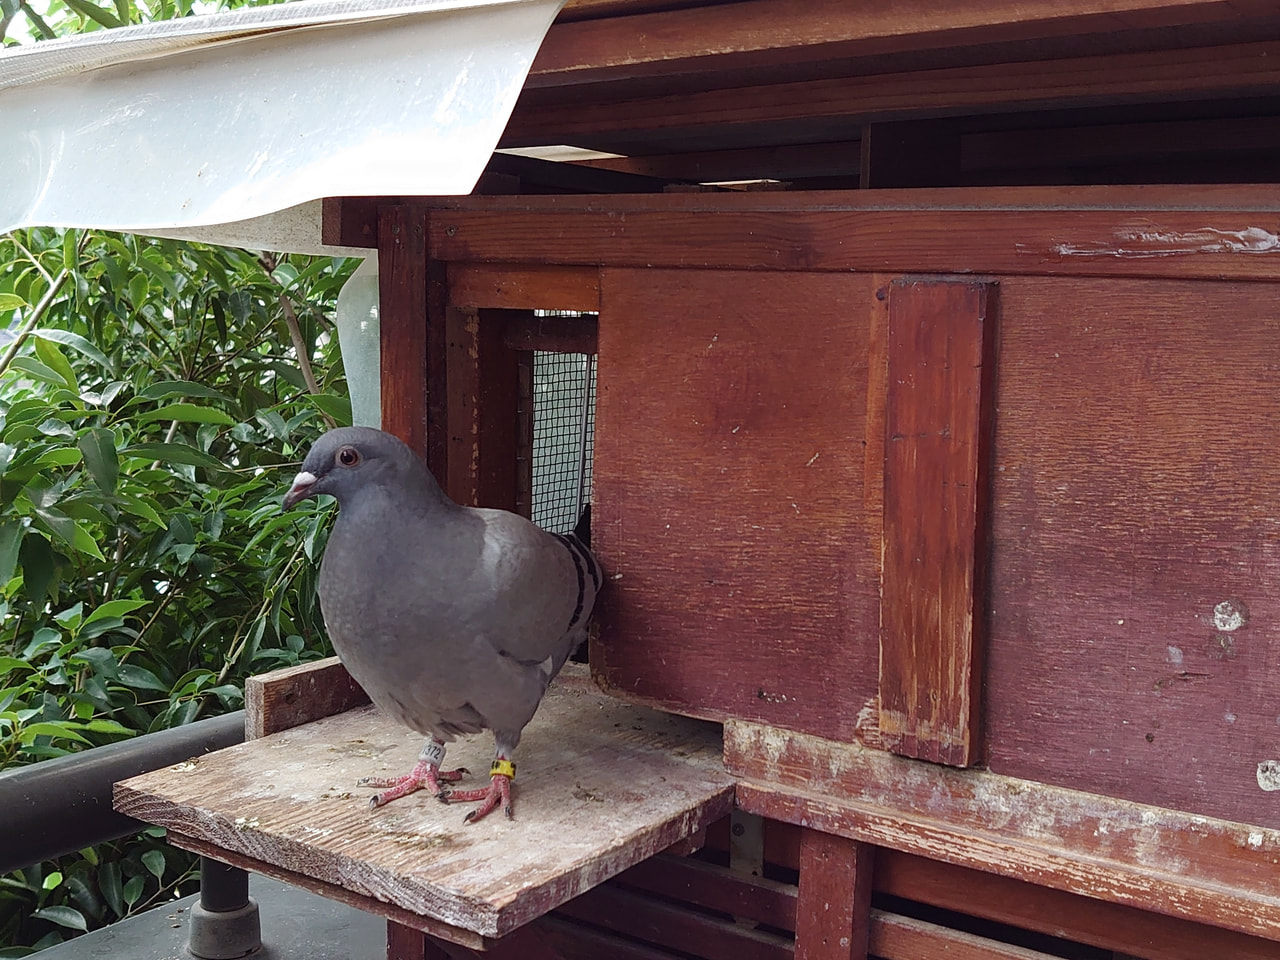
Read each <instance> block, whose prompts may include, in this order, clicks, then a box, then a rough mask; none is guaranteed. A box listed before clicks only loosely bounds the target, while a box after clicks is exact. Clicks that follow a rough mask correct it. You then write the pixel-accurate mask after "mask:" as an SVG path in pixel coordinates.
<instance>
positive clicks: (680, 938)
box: [557, 884, 792, 960]
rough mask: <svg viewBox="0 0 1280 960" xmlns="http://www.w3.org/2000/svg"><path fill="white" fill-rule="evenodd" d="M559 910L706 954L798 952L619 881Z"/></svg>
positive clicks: (740, 957) (741, 957)
mask: <svg viewBox="0 0 1280 960" xmlns="http://www.w3.org/2000/svg"><path fill="white" fill-rule="evenodd" d="M557 915H558V916H561V917H572V918H574V919H576V920H582V921H585V922H588V923H591V924H592V925H593V926H599V927H603V928H604V929H606V930H611V931H613V932H615V933H620V934H623V935H625V936H628V937H632V938H635V939H638V940H641V941H644V942H647V943H651V944H654V945H656V946H660V947H666V948H669V949H674V950H679V951H681V952H682V953H685V954H692V955H694V956H696V957H699V958H702V960H791V956H792V947H791V942H790V940H789V938H786V937H782V936H779V935H778V934H775V933H768V932H765V931H761V930H756V929H754V928H753V927H750V926H744V925H739V924H736V923H734V922H733V921H732V920H728V919H722V918H719V917H713V916H709V915H707V914H705V913H701V912H698V911H693V910H689V909H687V908H685V907H682V906H680V905H678V904H675V903H671V902H669V901H664V900H657V899H653V898H649V897H642V896H639V895H637V894H635V893H631V892H628V891H626V890H622V889H619V888H618V887H616V886H614V885H613V884H606V885H604V886H599V887H596V888H594V889H592V890H588V891H587V892H585V893H584V894H582V895H581V896H579V897H577V898H575V899H574V900H571V901H570V902H568V903H566V904H565V905H564V906H562V907H561V908H560V909H559V910H558V911H557Z"/></svg>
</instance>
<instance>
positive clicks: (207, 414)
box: [134, 403, 235, 427]
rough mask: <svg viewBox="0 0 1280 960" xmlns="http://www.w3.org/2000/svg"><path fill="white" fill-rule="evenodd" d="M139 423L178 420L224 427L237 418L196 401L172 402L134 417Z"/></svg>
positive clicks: (231, 423)
mask: <svg viewBox="0 0 1280 960" xmlns="http://www.w3.org/2000/svg"><path fill="white" fill-rule="evenodd" d="M134 419H135V420H136V422H138V423H150V422H151V421H153V420H177V421H179V422H181V423H214V424H217V425H218V426H222V427H231V426H234V425H235V420H233V419H232V418H231V417H229V416H228V415H227V414H226V413H224V412H223V411H221V410H218V409H216V408H214V407H201V406H197V405H196V404H194V403H171V404H168V405H167V406H163V407H157V408H156V409H155V410H148V411H147V412H146V413H143V414H140V415H138V416H137V417H135V418H134Z"/></svg>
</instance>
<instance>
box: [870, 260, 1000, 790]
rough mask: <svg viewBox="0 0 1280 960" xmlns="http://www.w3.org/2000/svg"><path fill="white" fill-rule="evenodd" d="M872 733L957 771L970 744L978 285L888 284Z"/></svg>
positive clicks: (980, 526) (974, 672) (983, 311)
mask: <svg viewBox="0 0 1280 960" xmlns="http://www.w3.org/2000/svg"><path fill="white" fill-rule="evenodd" d="M888 297H889V337H888V395H887V397H886V398H885V459H884V561H883V567H882V586H881V606H880V735H881V741H882V743H883V744H884V745H885V746H886V747H887V748H888V749H890V750H893V751H894V752H895V753H900V754H903V755H904V756H910V757H919V758H921V759H923V760H933V761H935V762H940V763H949V764H953V765H955V766H968V765H969V764H970V763H972V762H973V760H974V758H975V756H976V754H977V750H978V746H979V741H980V736H981V734H980V728H979V723H980V704H981V687H982V645H983V636H982V634H983V632H984V618H983V610H984V607H985V602H984V601H985V593H984V588H985V570H986V566H987V558H986V550H985V548H986V520H987V512H988V511H987V499H988V496H987V486H988V477H987V473H988V469H987V458H988V456H989V454H990V442H989V438H990V433H991V419H992V399H991V391H992V390H993V389H994V383H993V375H994V371H993V368H994V366H995V364H994V359H995V358H994V343H995V341H994V333H993V329H994V321H995V318H994V316H992V315H991V313H990V311H991V308H992V307H994V302H995V297H994V291H993V288H992V285H991V284H986V283H981V282H976V281H947V280H923V279H922V280H901V281H897V282H895V283H893V284H891V285H890V286H889V292H888Z"/></svg>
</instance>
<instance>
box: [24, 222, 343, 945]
mask: <svg viewBox="0 0 1280 960" xmlns="http://www.w3.org/2000/svg"><path fill="white" fill-rule="evenodd" d="M352 266H354V264H352V263H348V262H346V261H342V260H333V259H330V258H308V257H289V258H283V259H280V260H279V261H277V260H275V259H273V258H271V257H269V256H266V255H262V256H258V255H255V254H252V253H248V252H245V251H237V250H226V249H218V248H210V247H202V246H198V245H190V244H179V243H176V242H172V241H165V240H149V239H145V238H141V237H133V236H120V235H114V234H106V233H87V232H78V231H53V230H41V229H33V230H28V231H19V232H17V233H15V234H13V235H11V236H9V237H5V238H0V326H3V325H5V324H7V325H8V327H9V332H10V334H12V335H13V336H14V337H16V339H14V340H13V341H12V342H11V343H10V344H9V345H8V347H7V349H6V352H5V354H4V356H3V357H0V767H4V766H13V765H16V764H23V763H29V762H33V761H38V760H40V759H43V758H45V757H51V756H59V755H62V754H65V753H67V752H71V751H75V750H79V749H83V748H86V747H89V746H93V745H97V744H102V743H106V742H110V741H113V740H118V739H121V738H123V737H128V736H133V735H135V734H138V733H143V732H147V731H151V730H156V729H160V728H164V727H170V726H174V725H178V724H184V723H189V722H191V721H192V720H194V719H196V718H198V717H200V716H202V715H208V714H211V713H214V712H222V711H224V710H228V709H235V708H237V707H239V706H240V705H241V702H242V693H241V691H242V682H243V679H244V677H245V676H247V675H249V674H251V673H257V672H262V671H264V670H269V669H274V668H275V667H278V666H284V665H289V664H294V663H298V662H301V661H303V660H307V659H312V658H316V657H319V656H322V655H324V654H325V653H326V652H327V641H326V640H325V638H324V634H323V626H322V622H321V617H320V612H319V608H318V605H317V602H316V595H315V578H316V566H315V561H316V559H317V558H318V556H319V555H320V553H321V551H322V550H323V543H324V537H325V534H326V529H327V528H326V526H325V520H326V517H327V513H326V512H325V511H322V510H317V509H315V508H314V507H308V508H306V509H305V510H294V511H290V512H288V513H283V512H282V511H281V509H280V496H281V494H282V492H283V488H284V484H285V483H286V482H287V480H288V478H289V477H290V476H291V475H292V472H293V470H295V469H296V464H297V461H298V459H299V452H300V451H301V450H305V448H306V447H307V446H309V444H310V442H311V441H312V440H313V439H314V438H315V436H316V435H317V434H318V433H319V432H320V431H322V430H323V429H325V428H326V426H327V424H328V421H327V419H326V418H327V417H332V416H333V415H335V414H336V415H338V417H339V418H341V417H342V416H343V415H344V414H345V416H346V417H347V418H349V406H348V405H347V403H346V400H345V385H344V384H343V383H342V382H341V379H340V377H341V374H340V371H341V364H340V361H339V358H338V355H337V343H336V336H333V335H332V330H331V327H330V324H329V322H328V321H327V320H326V319H325V318H326V314H327V313H328V312H331V310H332V305H333V302H334V300H335V299H336V296H337V292H338V290H339V288H340V287H341V284H342V283H343V282H344V281H345V279H346V277H347V276H348V275H349V273H350V269H351V267H352ZM289 324H294V325H295V326H296V330H295V331H293V333H295V334H296V336H297V338H299V342H301V343H303V344H305V345H306V348H307V352H308V359H309V360H310V361H311V362H312V363H314V365H315V370H316V377H317V379H318V380H319V384H320V390H321V393H320V394H319V395H313V394H311V393H309V392H308V390H307V387H306V384H305V380H304V377H303V375H302V372H301V370H300V368H299V358H298V357H297V356H296V354H295V351H294V348H293V342H294V337H293V336H291V331H290V330H289ZM0 346H3V343H2V342H0ZM189 861H190V858H188V857H187V856H186V855H185V854H181V853H180V852H178V851H174V850H170V849H168V848H166V847H163V846H162V845H161V844H160V843H159V841H158V840H157V839H156V838H155V836H154V835H151V834H148V835H144V836H143V837H142V838H140V839H138V840H135V841H122V842H121V843H119V844H114V845H109V846H107V847H104V848H99V849H98V850H97V851H96V852H95V851H84V852H82V853H81V854H79V855H75V856H72V857H68V858H63V860H62V861H61V862H59V863H57V864H45V865H38V866H35V867H32V868H30V869H28V870H25V871H22V872H21V873H19V874H14V875H11V876H9V877H5V878H3V879H0V948H5V947H9V948H10V949H16V947H15V946H14V945H17V944H23V945H26V946H28V947H35V946H40V945H47V944H48V943H50V942H57V941H58V940H60V939H62V938H63V937H65V936H69V935H72V934H74V933H75V932H77V931H79V930H82V929H86V928H88V929H92V928H93V927H95V926H97V925H99V924H101V923H102V922H107V921H110V920H113V919H116V918H119V917H121V916H125V915H128V914H129V913H131V912H133V911H135V910H137V909H141V908H142V907H143V906H145V905H148V904H152V903H154V902H156V900H157V899H158V898H162V897H165V896H169V895H171V894H173V893H174V892H175V891H183V892H186V888H187V886H189V884H187V883H186V877H187V874H188V873H189V869H190V862H189ZM6 955H18V954H14V953H8V954H6V953H5V952H3V950H2V949H0V957H2V956H6Z"/></svg>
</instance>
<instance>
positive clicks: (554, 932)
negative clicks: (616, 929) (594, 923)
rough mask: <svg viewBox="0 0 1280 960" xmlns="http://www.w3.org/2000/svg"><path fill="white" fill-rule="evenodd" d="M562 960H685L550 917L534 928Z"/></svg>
mask: <svg viewBox="0 0 1280 960" xmlns="http://www.w3.org/2000/svg"><path fill="white" fill-rule="evenodd" d="M533 926H534V927H536V928H537V930H538V932H539V933H540V934H541V935H542V936H543V938H544V939H545V940H546V942H547V943H548V944H550V945H551V946H552V947H553V948H554V949H555V951H556V953H557V954H558V955H559V957H560V958H561V960H601V958H604V957H607V958H608V960H684V957H683V956H682V955H680V954H676V953H672V952H671V951H669V950H663V949H662V948H660V947H655V946H651V945H649V944H643V943H637V942H636V941H634V940H630V939H627V938H625V937H621V936H619V935H617V934H614V933H606V932H605V931H603V930H597V929H595V928H594V927H589V926H585V925H583V924H580V923H575V922H574V921H572V920H567V919H564V918H562V917H560V916H559V915H557V914H554V913H553V914H549V915H548V916H545V917H543V918H541V919H540V920H537V921H535V922H534V924H533Z"/></svg>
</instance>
